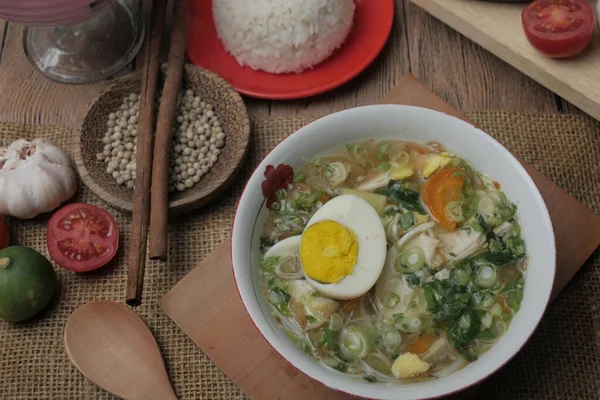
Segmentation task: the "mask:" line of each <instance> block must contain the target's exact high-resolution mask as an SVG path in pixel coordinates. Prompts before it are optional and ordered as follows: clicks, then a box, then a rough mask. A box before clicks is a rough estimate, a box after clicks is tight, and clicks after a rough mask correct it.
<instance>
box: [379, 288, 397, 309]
mask: <svg viewBox="0 0 600 400" xmlns="http://www.w3.org/2000/svg"><path fill="white" fill-rule="evenodd" d="M399 302H400V296H398V295H397V294H396V293H394V292H389V293H388V294H386V295H385V298H384V299H383V304H384V305H385V307H386V308H394V307H395V306H396V304H398V303H399Z"/></svg>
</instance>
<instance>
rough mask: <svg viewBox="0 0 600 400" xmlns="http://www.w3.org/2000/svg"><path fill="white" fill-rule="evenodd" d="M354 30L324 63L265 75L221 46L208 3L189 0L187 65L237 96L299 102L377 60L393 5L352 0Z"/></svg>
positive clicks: (387, 0)
mask: <svg viewBox="0 0 600 400" xmlns="http://www.w3.org/2000/svg"><path fill="white" fill-rule="evenodd" d="M355 3H356V11H355V14H354V26H353V27H352V30H351V31H350V34H349V35H348V38H347V39H346V41H345V42H344V44H343V45H342V47H341V48H340V49H338V50H337V51H336V52H335V53H333V54H332V55H331V57H329V58H328V59H327V60H325V61H323V62H322V63H320V64H317V65H316V66H315V67H314V68H313V69H312V70H305V71H304V72H302V73H300V74H269V73H267V72H263V71H255V70H253V69H252V68H249V67H241V66H240V65H239V64H238V62H237V61H236V60H235V58H233V57H232V56H231V55H230V54H229V53H228V52H227V51H225V48H224V47H223V45H222V44H221V41H220V40H219V38H218V36H217V31H216V28H215V22H214V20H213V17H212V0H190V2H189V11H190V12H188V16H187V32H186V47H187V53H188V56H189V58H190V60H191V61H192V62H193V63H194V64H196V65H198V66H200V67H203V68H206V69H208V70H210V71H213V72H214V73H216V74H218V75H220V76H221V77H222V78H223V79H225V80H226V81H227V82H229V84H230V85H231V86H233V87H234V88H235V89H236V90H237V91H238V92H240V93H243V94H246V95H248V96H252V97H258V98H263V99H272V100H287V99H298V98H302V97H308V96H313V95H316V94H319V93H323V92H326V91H328V90H331V89H333V88H336V87H338V86H340V85H342V84H343V83H346V82H348V81H349V80H350V79H352V78H354V77H355V76H356V75H358V74H359V73H360V72H361V71H362V70H364V69H365V68H366V67H367V66H368V65H369V64H370V63H371V62H372V61H373V60H374V59H375V57H377V55H378V54H379V52H380V51H381V49H383V46H384V45H385V42H386V40H387V38H388V36H389V34H390V30H391V29H392V22H393V20H394V0H355Z"/></svg>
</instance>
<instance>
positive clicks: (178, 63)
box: [138, 0, 187, 261]
mask: <svg viewBox="0 0 600 400" xmlns="http://www.w3.org/2000/svg"><path fill="white" fill-rule="evenodd" d="M186 3H187V1H186V0H175V4H174V5H173V24H172V29H171V46H170V51H169V58H168V60H167V73H166V77H165V84H164V86H163V92H162V98H161V101H160V108H159V110H158V120H157V122H156V137H155V142H154V161H153V163H152V191H151V193H152V196H151V201H150V207H151V208H150V210H151V212H150V250H149V251H150V259H151V260H157V259H158V260H163V261H164V260H166V259H167V251H168V248H167V247H168V241H167V234H168V225H167V222H168V211H169V154H170V152H171V137H172V135H173V122H174V120H175V116H176V113H177V102H178V100H179V92H180V89H181V78H182V75H183V67H184V65H185V8H186ZM138 140H139V139H138Z"/></svg>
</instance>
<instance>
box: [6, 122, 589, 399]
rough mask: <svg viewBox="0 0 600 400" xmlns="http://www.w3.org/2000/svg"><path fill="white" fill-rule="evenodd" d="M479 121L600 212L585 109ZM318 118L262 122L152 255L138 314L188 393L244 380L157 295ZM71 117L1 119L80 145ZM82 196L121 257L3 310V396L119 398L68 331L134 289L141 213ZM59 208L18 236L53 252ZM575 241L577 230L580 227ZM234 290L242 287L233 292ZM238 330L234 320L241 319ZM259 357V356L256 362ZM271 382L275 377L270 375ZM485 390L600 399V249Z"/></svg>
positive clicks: (183, 394)
mask: <svg viewBox="0 0 600 400" xmlns="http://www.w3.org/2000/svg"><path fill="white" fill-rule="evenodd" d="M467 116H468V117H469V118H470V119H471V120H472V121H473V122H475V123H476V124H478V125H479V126H480V127H482V128H483V129H484V130H485V131H487V132H488V133H490V134H491V135H492V136H494V137H495V138H497V139H498V140H499V141H500V142H502V143H503V144H505V145H506V146H507V147H508V148H509V149H510V150H511V151H513V152H514V153H515V154H516V155H518V156H519V157H520V158H521V159H523V160H524V161H527V162H529V163H531V164H533V165H534V166H535V167H536V168H537V169H538V170H539V171H541V172H542V173H544V174H545V175H546V176H548V177H549V178H550V179H552V180H553V181H554V182H555V183H556V184H558V185H559V186H561V187H562V188H563V189H565V190H566V191H568V192H569V193H570V194H572V195H573V196H575V198H577V199H578V200H580V201H582V202H583V203H585V204H586V205H587V206H588V207H589V208H590V209H592V210H593V211H594V212H596V213H600V125H599V124H598V123H596V122H594V121H592V120H591V119H589V118H586V117H582V116H565V115H526V114H515V113H506V112H488V111H486V112H472V113H468V115H467ZM308 122H310V119H306V118H285V119H283V118H278V119H274V118H272V119H262V120H256V121H254V122H253V126H252V135H253V137H252V142H251V149H250V153H249V158H248V159H247V160H246V163H245V166H244V168H243V169H242V171H241V172H240V174H239V175H238V177H237V178H236V181H235V183H234V184H233V185H232V186H231V187H230V188H229V189H228V190H227V192H226V193H225V195H224V196H223V197H222V198H220V199H218V200H217V201H215V202H214V203H212V204H211V205H209V206H207V207H205V208H203V209H201V210H198V211H195V212H193V213H191V214H188V215H186V216H185V217H182V218H179V219H174V220H171V221H170V227H169V249H170V250H169V261H168V262H167V263H160V262H148V264H147V269H146V277H145V284H144V299H143V304H142V306H140V307H138V308H137V309H136V312H137V313H138V315H139V316H140V317H141V318H142V319H143V320H144V321H145V322H146V323H147V324H148V326H149V327H150V329H151V330H152V332H153V333H154V335H155V336H156V339H157V341H158V343H159V346H160V348H161V350H162V353H163V355H164V358H165V363H166V365H167V368H168V371H169V374H170V377H171V379H172V381H173V384H174V386H175V388H176V391H177V394H178V396H179V398H181V399H238V398H245V395H244V394H243V393H242V392H241V390H240V389H239V388H238V387H237V386H236V385H235V384H234V383H233V382H232V381H231V380H229V379H228V378H227V376H226V375H225V374H224V373H223V372H221V370H220V369H219V368H218V367H217V366H216V365H215V364H213V363H212V361H211V360H210V359H208V357H207V356H205V355H204V354H203V353H202V351H201V350H200V349H198V348H197V347H196V346H195V345H194V343H193V342H192V341H191V340H190V339H189V338H188V337H187V336H186V335H185V334H184V333H183V332H182V331H181V330H180V329H178V328H177V326H176V325H175V324H174V323H173V322H172V321H171V320H170V319H169V318H168V316H167V315H166V314H165V313H164V312H163V311H162V310H161V309H160V308H159V307H158V305H157V300H158V299H159V298H160V297H161V296H162V295H164V294H165V293H166V292H167V291H168V290H169V289H170V288H172V287H173V286H174V285H175V284H176V283H177V282H178V281H179V280H181V279H182V278H183V277H184V275H185V274H186V273H188V272H189V271H190V270H191V269H192V268H193V267H194V266H195V265H197V264H198V263H199V262H200V261H201V260H202V259H203V258H204V257H205V256H206V255H207V254H209V253H210V252H211V251H212V250H213V249H214V248H215V247H216V246H217V245H218V244H220V243H221V242H222V241H223V240H224V239H225V238H226V237H227V236H228V235H230V233H231V220H232V218H233V214H234V208H235V205H236V202H237V200H238V198H239V196H240V193H241V190H242V187H243V183H244V182H245V181H246V180H247V179H248V177H249V175H250V173H251V171H252V170H253V168H254V167H255V166H256V165H257V163H258V162H259V160H260V159H261V158H262V157H264V156H265V155H266V153H267V152H268V151H269V150H270V149H271V148H272V147H273V146H275V145H276V144H277V143H279V141H280V140H281V139H283V138H284V137H286V136H287V135H289V134H290V133H292V132H294V131H295V130H296V129H298V128H300V127H301V126H303V125H305V124H306V123H308ZM72 133H73V132H72V131H71V130H70V129H68V128H57V127H31V126H18V125H14V124H13V125H9V124H0V142H1V143H2V144H6V143H7V142H9V141H11V140H13V139H17V138H20V137H25V138H33V137H46V138H50V139H52V140H53V141H55V142H56V144H58V145H59V146H61V147H62V148H65V149H67V148H69V147H70V143H71V135H72ZM76 200H77V201H80V202H87V203H92V204H96V205H98V206H100V207H104V208H105V209H107V210H109V211H111V212H112V213H113V215H114V216H115V217H116V219H117V221H118V223H119V227H120V232H121V238H122V239H121V243H120V251H119V253H118V255H117V257H116V259H115V260H114V262H112V263H111V264H110V265H108V266H106V267H104V268H102V269H100V270H98V271H95V272H92V273H87V274H74V273H71V272H68V271H65V270H63V269H61V268H59V267H56V272H57V274H58V277H59V281H60V292H59V294H58V296H56V297H55V299H54V301H53V302H52V303H51V305H50V306H49V307H48V308H47V309H46V310H45V311H44V312H42V313H41V315H39V316H38V317H36V318H35V319H34V320H31V321H29V322H26V323H21V324H8V323H5V322H2V321H0V399H2V400H4V399H32V400H42V399H78V400H79V399H113V398H114V397H113V396H111V395H109V394H107V393H106V392H103V391H102V390H100V389H98V388H97V387H95V386H94V385H93V384H92V383H90V382H89V381H87V380H86V379H85V378H84V377H83V376H82V375H81V374H80V373H79V372H78V370H77V369H76V368H75V367H74V366H73V365H72V364H71V363H70V362H69V359H68V358H67V355H66V354H65V351H64V347H63V332H64V327H65V324H66V322H67V319H68V317H69V315H70V314H71V313H72V312H73V311H74V310H75V309H76V308H77V307H79V306H81V305H82V304H85V303H87V302H89V301H92V300H99V299H108V300H115V301H119V302H122V301H123V300H124V293H125V282H126V274H127V259H128V257H127V253H128V248H129V239H130V238H129V231H130V222H131V221H130V217H129V216H127V215H125V214H120V213H119V212H117V211H115V210H113V209H111V208H110V207H109V206H107V205H105V204H103V203H101V202H100V201H99V200H97V199H96V198H94V197H93V195H92V194H91V193H90V192H89V191H88V190H87V189H86V188H85V187H80V188H79V191H78V194H77V197H76ZM47 221H48V216H43V217H40V218H37V219H35V220H33V221H17V220H12V219H9V220H8V223H9V227H10V231H11V232H10V233H11V235H12V241H13V243H16V244H20V245H23V246H29V247H33V248H35V249H37V250H38V251H40V252H42V253H43V254H45V255H46V256H47V250H46V236H45V230H46V223H47ZM574 240H577V239H576V238H574ZM230 295H232V296H234V295H237V294H235V293H231V294H230ZM232 329H235V327H232ZM256 367H257V368H258V367H259V365H257V366H256ZM268 384H269V382H265V385H268ZM478 397H480V398H484V399H528V400H529V399H600V257H599V254H598V252H596V254H595V255H594V256H592V258H591V259H590V260H589V261H588V262H587V263H586V265H585V266H584V267H583V268H582V269H581V271H580V272H579V273H578V274H577V275H576V276H575V277H574V279H573V280H572V281H571V282H570V283H569V285H568V286H567V287H566V289H564V291H563V292H562V293H561V294H560V295H559V297H558V298H557V300H556V301H555V302H554V303H553V304H551V305H550V307H549V309H548V311H547V312H546V315H545V316H544V318H543V320H542V322H541V324H540V326H539V327H538V329H537V331H536V333H535V334H534V336H533V337H532V338H531V340H530V341H529V342H528V344H527V345H526V346H525V347H524V348H523V349H522V351H521V352H520V353H519V354H518V355H517V356H516V357H515V358H514V359H513V360H512V361H511V362H510V363H509V364H508V365H507V366H506V367H504V368H503V369H502V370H501V371H499V372H498V373H497V374H495V375H494V376H493V377H491V378H490V379H488V380H487V381H486V382H485V383H484V384H483V385H482V386H481V388H480V390H479V391H478Z"/></svg>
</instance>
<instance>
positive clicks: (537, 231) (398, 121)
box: [232, 105, 556, 399]
mask: <svg viewBox="0 0 600 400" xmlns="http://www.w3.org/2000/svg"><path fill="white" fill-rule="evenodd" d="M368 138H372V139H392V138H393V139H401V140H407V141H414V142H420V143H423V142H427V141H437V142H439V143H441V144H443V145H444V146H445V147H446V148H447V149H448V150H449V151H450V152H452V153H455V154H456V155H458V156H460V157H462V158H464V159H466V160H468V161H469V162H470V163H471V164H472V165H473V166H474V167H475V168H476V169H478V170H480V171H483V172H484V173H486V174H488V175H489V176H491V177H492V178H494V179H495V180H497V181H498V182H499V183H500V184H501V185H502V189H503V190H504V191H505V193H506V195H507V196H508V198H509V199H510V200H511V201H513V202H515V203H516V204H517V205H518V215H519V222H520V224H521V227H522V232H523V235H524V239H525V244H526V246H527V251H528V256H529V264H528V267H527V272H526V275H525V281H526V283H525V290H524V292H525V296H524V298H523V302H522V306H521V310H520V311H519V312H518V313H517V314H516V315H515V317H514V319H513V321H512V323H511V324H510V327H509V329H508V331H507V332H506V334H504V336H503V337H502V338H501V339H500V340H499V341H498V342H497V343H496V344H495V345H494V346H493V347H492V348H491V349H490V350H489V351H488V352H487V353H485V354H484V355H483V356H481V357H480V358H479V360H478V361H476V362H474V363H471V364H469V365H468V366H466V367H465V368H463V369H461V370H460V371H457V372H455V373H453V374H450V375H448V376H446V377H443V378H441V379H438V380H434V381H428V382H422V383H411V384H405V385H400V384H398V385H389V384H383V383H375V384H373V383H368V382H366V381H362V380H357V379H355V378H352V377H350V376H348V375H345V374H343V373H341V372H337V371H330V370H328V369H325V368H324V367H322V366H320V365H319V364H318V363H317V362H315V361H314V360H313V359H312V358H310V357H309V356H307V355H306V354H304V353H303V352H302V351H301V350H300V349H298V347H296V345H294V343H292V341H291V340H290V339H289V338H288V337H287V336H286V335H285V333H284V332H283V330H282V329H280V327H279V326H278V325H277V323H276V322H275V320H274V318H273V317H272V316H271V312H270V310H269V307H268V305H267V302H266V300H265V299H264V298H263V296H262V295H261V294H260V289H259V284H258V282H259V280H258V278H259V277H258V270H259V265H258V259H259V237H260V233H261V230H262V225H263V223H264V219H265V216H266V212H267V210H266V206H265V201H264V198H263V196H262V192H261V186H260V185H261V182H262V181H263V180H264V179H265V178H264V171H265V168H266V166H267V165H274V166H277V165H278V164H280V163H285V164H289V165H291V166H292V167H294V168H299V167H302V166H303V161H302V159H303V158H312V157H315V156H317V155H319V154H322V153H323V152H324V151H327V150H330V149H332V148H339V147H340V146H342V145H344V144H345V143H348V142H353V141H358V140H361V139H368ZM555 254H556V250H555V245H554V233H553V230H552V224H551V222H550V216H549V215H548V210H547V209H546V206H545V204H544V201H543V200H542V196H541V195H540V193H539V191H538V190H537V188H536V186H535V184H534V183H533V181H532V179H531V178H530V176H529V175H528V174H527V172H526V171H525V169H524V168H523V167H522V166H521V164H520V163H519V162H518V161H517V160H516V159H515V158H514V157H513V156H512V155H511V154H510V153H509V152H508V150H506V149H505V148H504V147H503V146H502V145H500V144H499V143H498V142H497V141H495V140H494V139H492V138H491V137H490V136H489V135H487V134H486V133H484V132H482V131H481V130H479V129H477V128H475V127H473V126H472V125H470V124H468V123H466V122H464V121H462V120H460V119H458V118H455V117H451V116H449V115H446V114H443V113H439V112H436V111H432V110H428V109H425V108H419V107H410V106H398V105H376V106H367V107H359V108H353V109H349V110H345V111H341V112H338V113H335V114H332V115H329V116H327V117H324V118H321V119H319V120H317V121H314V122H312V123H310V124H309V125H307V126H305V127H303V128H302V129H300V130H298V131H297V132H295V133H294V134H292V135H290V136H289V137H288V138H287V139H285V140H284V141H282V142H281V143H280V144H279V145H277V147H275V148H274V149H273V150H272V151H271V153H269V155H268V156H267V157H266V158H265V159H264V160H263V161H262V162H261V164H260V165H259V166H258V168H257V169H256V171H255V172H254V173H253V174H252V177H251V178H250V180H249V181H248V183H247V186H246V188H245V190H244V193H243V194H242V197H241V199H240V202H239V206H238V209H237V212H236V215H235V220H234V225H233V235H232V261H233V271H234V276H235V280H236V284H237V286H238V290H239V293H240V296H241V298H242V301H243V303H244V306H245V307H246V309H247V311H248V313H249V314H250V317H251V318H252V320H253V321H254V324H255V325H256V327H257V328H258V330H259V331H260V333H261V334H262V335H263V336H264V338H265V339H266V340H267V341H268V342H269V343H270V344H271V346H272V347H273V348H274V349H275V350H276V351H277V352H278V353H279V354H281V355H282V356H283V357H284V358H285V359H287V360H288V361H289V362H290V363H291V364H292V365H294V366H295V367H296V368H298V369H299V370H300V371H302V372H303V373H305V374H306V375H308V376H310V377H311V378H313V379H315V380H317V381H319V382H322V383H323V384H325V385H327V386H329V387H331V388H334V389H337V390H340V391H343V392H347V393H350V394H353V395H357V396H361V397H367V398H376V399H417V398H432V397H439V396H443V395H447V394H450V393H453V392H456V391H459V390H462V389H465V388H467V387H468V386H471V385H473V384H475V383H477V382H479V381H481V380H483V379H485V378H486V377H488V376H490V375H491V374H492V373H494V372H495V371H496V370H498V369H499V368H500V367H501V366H502V365H504V364H505V363H506V362H507V361H508V360H510V359H511V358H512V357H513V356H514V355H515V354H516V353H517V352H518V351H519V350H520V349H521V347H522V346H523V345H524V344H525V342H526V341H527V340H528V339H529V337H530V336H531V335H532V333H533V331H534V330H535V328H536V326H537V324H538V323H539V321H540V319H541V318H542V315H543V313H544V310H545V308H546V305H547V303H548V300H549V297H550V291H551V289H552V283H553V281H554V272H555ZM257 368H260V366H257Z"/></svg>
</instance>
